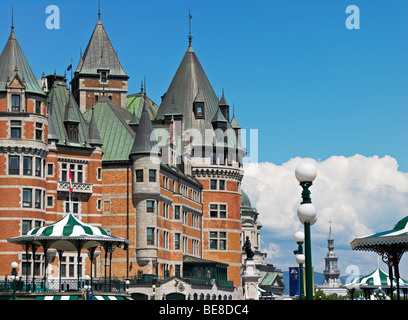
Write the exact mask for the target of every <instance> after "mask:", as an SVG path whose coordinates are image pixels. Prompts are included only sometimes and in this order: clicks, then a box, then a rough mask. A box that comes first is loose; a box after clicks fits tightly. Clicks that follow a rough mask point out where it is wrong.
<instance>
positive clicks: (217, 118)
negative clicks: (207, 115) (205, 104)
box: [211, 108, 228, 122]
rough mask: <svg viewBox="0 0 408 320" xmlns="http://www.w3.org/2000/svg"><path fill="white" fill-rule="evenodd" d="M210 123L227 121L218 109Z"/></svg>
mask: <svg viewBox="0 0 408 320" xmlns="http://www.w3.org/2000/svg"><path fill="white" fill-rule="evenodd" d="M211 122H228V121H227V119H225V117H224V115H223V114H222V112H221V109H220V108H218V110H217V112H216V113H215V115H214V117H213V118H212V120H211Z"/></svg>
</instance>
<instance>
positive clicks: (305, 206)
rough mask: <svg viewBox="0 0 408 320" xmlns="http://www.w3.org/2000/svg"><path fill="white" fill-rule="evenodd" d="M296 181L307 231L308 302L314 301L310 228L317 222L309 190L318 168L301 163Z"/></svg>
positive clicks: (299, 211) (301, 218) (303, 221)
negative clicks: (299, 187) (300, 188)
mask: <svg viewBox="0 0 408 320" xmlns="http://www.w3.org/2000/svg"><path fill="white" fill-rule="evenodd" d="M295 176H296V179H297V180H298V181H299V183H300V186H301V187H302V189H303V191H302V202H301V203H300V206H299V208H298V210H297V214H298V217H299V220H300V222H301V223H302V224H303V225H304V229H305V266H306V300H313V269H312V248H311V237H310V226H311V225H313V224H314V223H315V222H316V220H317V217H316V208H315V207H314V205H313V204H312V199H311V198H310V191H309V188H310V187H311V186H312V184H313V181H314V179H315V178H316V168H315V167H314V166H313V165H312V164H311V163H308V162H305V163H301V164H300V165H298V166H297V168H296V170H295Z"/></svg>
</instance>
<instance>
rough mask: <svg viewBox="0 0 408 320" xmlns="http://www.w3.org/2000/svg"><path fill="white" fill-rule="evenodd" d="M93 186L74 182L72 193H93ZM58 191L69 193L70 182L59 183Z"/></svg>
mask: <svg viewBox="0 0 408 320" xmlns="http://www.w3.org/2000/svg"><path fill="white" fill-rule="evenodd" d="M92 186H93V185H92V184H90V183H83V182H72V192H77V193H92V192H93V190H92ZM57 191H62V192H69V182H68V181H58V183H57Z"/></svg>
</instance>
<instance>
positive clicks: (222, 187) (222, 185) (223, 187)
mask: <svg viewBox="0 0 408 320" xmlns="http://www.w3.org/2000/svg"><path fill="white" fill-rule="evenodd" d="M218 187H219V188H218V189H219V190H225V180H219V181H218Z"/></svg>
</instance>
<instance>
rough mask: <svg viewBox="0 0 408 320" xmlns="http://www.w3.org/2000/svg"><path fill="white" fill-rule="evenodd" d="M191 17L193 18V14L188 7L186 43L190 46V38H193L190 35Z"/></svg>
mask: <svg viewBox="0 0 408 320" xmlns="http://www.w3.org/2000/svg"><path fill="white" fill-rule="evenodd" d="M191 19H193V16H192V15H191V13H190V9H188V44H189V46H191V40H193V37H192V36H191Z"/></svg>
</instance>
